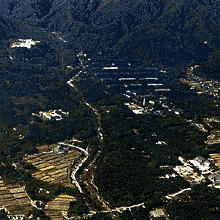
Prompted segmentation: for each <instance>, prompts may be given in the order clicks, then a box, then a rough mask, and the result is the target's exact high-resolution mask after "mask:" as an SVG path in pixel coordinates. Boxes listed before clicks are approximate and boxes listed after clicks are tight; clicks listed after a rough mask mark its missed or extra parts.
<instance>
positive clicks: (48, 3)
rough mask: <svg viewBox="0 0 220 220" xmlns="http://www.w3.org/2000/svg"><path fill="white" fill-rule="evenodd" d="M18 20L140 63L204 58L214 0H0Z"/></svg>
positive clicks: (212, 34) (214, 22) (217, 4)
mask: <svg viewBox="0 0 220 220" xmlns="http://www.w3.org/2000/svg"><path fill="white" fill-rule="evenodd" d="M0 4H1V7H0V8H1V9H0V10H1V12H2V13H3V14H4V15H5V16H7V17H10V18H11V19H13V20H14V21H15V22H16V23H19V24H20V25H21V24H22V25H27V26H32V27H40V28H43V29H44V30H47V31H49V32H57V33H58V32H59V34H60V36H62V37H63V38H65V40H67V41H68V43H69V44H70V45H71V46H72V47H73V48H78V49H83V50H86V51H95V52H98V51H102V52H104V51H105V52H108V53H112V52H113V53H116V54H118V55H121V56H124V57H127V58H129V59H131V58H132V59H135V60H137V61H139V60H141V61H142V62H144V63H148V62H151V61H154V62H157V63H167V64H173V63H176V62H189V61H190V60H192V59H194V61H195V62H201V61H205V60H206V58H207V56H208V54H209V53H210V52H212V49H213V48H214V47H215V45H216V44H218V43H219V42H218V40H217V39H218V33H219V28H220V25H219V24H220V22H219V8H220V1H213V0H200V1H199V0H193V1H189V0H184V1H180V0H177V1H171V0H151V1H146V0H114V1H113V0H108V1H107V0H93V1H90V0H80V1H78V0H66V1H63V0H44V1H43V0H32V1H28V0H15V1H11V0H1V1H0Z"/></svg>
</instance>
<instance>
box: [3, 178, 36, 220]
mask: <svg viewBox="0 0 220 220" xmlns="http://www.w3.org/2000/svg"><path fill="white" fill-rule="evenodd" d="M3 207H5V208H6V210H7V211H8V212H9V213H10V215H11V216H13V217H15V216H27V215H28V213H29V212H30V211H31V210H33V209H34V207H33V206H32V204H31V199H30V198H29V197H28V195H27V192H26V190H25V187H24V186H20V185H19V184H17V183H16V184H8V185H5V184H4V182H3V180H2V178H1V177H0V208H3Z"/></svg>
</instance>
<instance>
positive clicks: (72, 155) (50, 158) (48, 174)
mask: <svg viewBox="0 0 220 220" xmlns="http://www.w3.org/2000/svg"><path fill="white" fill-rule="evenodd" d="M58 145H59V144H57V145H56V144H53V145H51V146H44V147H40V148H38V149H39V153H36V154H34V155H28V156H26V157H24V160H25V161H26V162H28V163H31V164H32V165H34V166H35V167H36V168H37V170H36V171H35V172H33V173H32V176H33V177H35V178H37V179H40V180H43V181H46V182H51V183H62V184H63V185H66V184H69V183H71V172H70V171H69V172H68V170H69V169H72V168H71V165H72V164H73V163H74V164H75V165H76V164H77V161H78V160H79V157H80V156H81V155H82V153H81V151H80V150H78V149H77V148H75V149H74V148H71V147H69V148H66V153H65V154H62V153H56V152H55V150H54V149H55V148H56V147H57V146H58ZM45 150H48V151H45Z"/></svg>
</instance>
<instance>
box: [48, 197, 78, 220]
mask: <svg viewBox="0 0 220 220" xmlns="http://www.w3.org/2000/svg"><path fill="white" fill-rule="evenodd" d="M75 200H76V199H75V197H73V196H70V195H66V194H60V195H59V196H57V197H56V198H55V199H54V200H53V201H50V202H48V203H47V205H46V207H45V214H46V215H48V216H50V217H51V218H52V219H54V220H61V219H63V216H67V211H68V209H69V206H70V202H71V201H75Z"/></svg>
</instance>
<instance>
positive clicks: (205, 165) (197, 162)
mask: <svg viewBox="0 0 220 220" xmlns="http://www.w3.org/2000/svg"><path fill="white" fill-rule="evenodd" d="M189 161H190V162H191V163H192V164H193V165H194V166H195V167H198V168H199V169H200V170H201V171H205V170H208V169H209V166H210V162H209V161H207V160H205V159H204V158H203V157H196V158H195V159H194V160H189Z"/></svg>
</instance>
